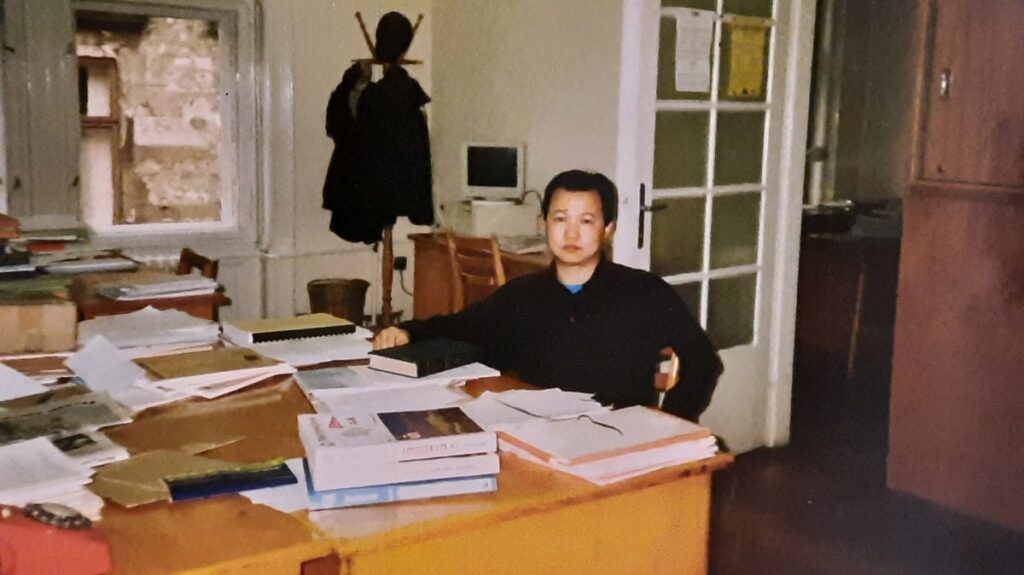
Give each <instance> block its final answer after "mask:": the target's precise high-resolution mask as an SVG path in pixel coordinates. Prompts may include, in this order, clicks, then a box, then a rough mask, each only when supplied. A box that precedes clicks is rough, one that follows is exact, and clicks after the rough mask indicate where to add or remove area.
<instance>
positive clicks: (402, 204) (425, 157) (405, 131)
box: [323, 64, 434, 243]
mask: <svg viewBox="0 0 1024 575" xmlns="http://www.w3.org/2000/svg"><path fill="white" fill-rule="evenodd" d="M361 76H362V73H361V70H360V68H359V64H354V65H353V66H352V67H351V68H349V69H348V70H347V71H346V72H345V74H344V76H342V80H341V83H339V84H338V86H337V88H335V90H334V92H333V93H332V94H331V99H330V101H329V103H328V105H327V135H328V136H329V137H330V138H331V139H332V140H334V153H333V154H332V155H331V163H330V165H329V166H328V168H327V178H326V180H325V181H324V189H323V207H324V209H327V210H330V211H331V231H333V232H334V233H335V234H337V235H338V236H339V237H341V238H342V239H344V240H348V241H350V242H364V243H374V242H377V241H380V239H381V235H382V232H383V230H384V228H386V227H387V226H390V225H393V224H394V223H395V221H396V219H397V218H398V217H399V216H407V217H408V218H409V221H411V222H412V223H414V224H417V225H431V224H433V223H434V207H433V200H432V198H431V172H430V139H429V135H428V133H427V119H426V116H425V114H424V111H423V109H422V108H423V105H424V104H426V103H427V102H429V101H430V97H429V96H427V94H426V92H424V91H423V88H422V87H420V84H419V82H417V81H416V80H415V79H414V78H411V77H410V76H409V73H408V72H406V71H405V70H404V69H402V68H401V67H400V66H397V65H393V66H390V67H389V68H388V69H387V71H386V72H385V73H384V76H383V77H382V78H381V79H380V81H378V82H371V83H369V84H367V85H366V87H365V88H364V89H363V90H362V92H359V90H358V85H359V83H360V79H361ZM353 109H354V110H355V114H353Z"/></svg>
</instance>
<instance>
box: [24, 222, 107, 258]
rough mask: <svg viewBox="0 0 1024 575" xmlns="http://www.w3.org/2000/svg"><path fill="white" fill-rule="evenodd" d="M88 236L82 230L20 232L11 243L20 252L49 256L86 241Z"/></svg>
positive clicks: (85, 231)
mask: <svg viewBox="0 0 1024 575" xmlns="http://www.w3.org/2000/svg"><path fill="white" fill-rule="evenodd" d="M88 237H89V234H88V232H87V230H85V229H82V228H69V229H60V230H32V231H25V230H22V231H21V233H20V234H19V235H18V237H17V239H16V240H13V241H12V242H11V245H12V246H17V249H18V250H20V251H24V252H28V253H30V254H49V253H56V252H62V251H64V250H65V249H67V247H68V244H73V243H79V242H83V241H85V240H87V239H88Z"/></svg>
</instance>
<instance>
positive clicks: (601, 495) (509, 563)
mask: <svg viewBox="0 0 1024 575" xmlns="http://www.w3.org/2000/svg"><path fill="white" fill-rule="evenodd" d="M515 386H517V384H516V382H514V381H513V380H510V379H508V378H489V379H486V380H480V381H478V382H474V383H473V384H471V385H470V386H469V388H468V389H469V391H470V392H471V393H474V394H476V393H480V392H481V391H483V390H484V389H495V390H497V389H506V388H509V387H515ZM309 411H310V407H309V405H308V403H307V402H306V400H305V398H304V397H303V396H302V393H301V391H300V390H299V389H298V386H297V385H295V384H294V383H292V382H291V380H287V381H285V382H283V383H279V384H274V385H268V386H263V387H261V388H260V389H256V390H251V391H248V392H243V393H239V394H234V395H231V396H227V397H225V398H221V399H218V400H215V401H211V402H188V403H181V404H177V405H172V406H168V407H165V408H159V409H156V410H151V411H150V412H146V413H144V414H143V415H142V416H141V417H139V418H138V420H136V421H135V422H134V423H132V424H130V425H127V426H124V427H122V428H117V429H113V430H110V431H109V432H108V434H109V435H110V437H111V438H112V439H114V440H115V441H117V442H119V443H122V444H123V445H125V446H126V447H128V448H129V449H130V450H132V452H140V451H145V450H150V449H157V448H166V447H174V446H177V445H180V444H181V443H189V442H191V443H195V442H203V441H213V440H216V439H218V438H220V439H223V438H224V437H227V436H231V435H236V434H237V435H243V436H244V438H243V439H242V440H241V441H238V442H235V443H231V444H229V445H225V446H223V447H220V448H218V449H215V450H212V451H210V452H208V453H206V455H209V456H210V457H218V458H223V459H228V460H232V461H239V462H256V461H263V460H266V459H269V458H272V457H276V456H283V457H297V456H301V455H302V453H303V451H302V447H301V444H300V442H299V439H298V432H297V424H296V417H295V416H296V414H298V413H308V412H309ZM731 460H732V456H730V455H721V456H717V457H715V458H712V459H708V460H705V461H702V462H697V463H692V464H687V465H681V466H677V467H673V468H670V469H664V470H661V471H658V472H655V473H651V474H648V475H645V476H643V477H638V478H635V479H633V480H629V481H625V482H622V483H617V484H613V485H609V486H605V487H598V486H595V485H591V484H589V483H587V482H585V481H583V480H580V479H577V478H575V477H571V476H568V475H564V474H560V473H557V472H554V471H550V470H548V469H545V468H543V467H540V466H537V465H533V464H531V463H527V462H524V461H521V460H519V459H517V458H516V457H514V456H509V455H505V454H502V456H501V466H502V467H501V474H500V475H499V478H498V483H499V488H498V491H497V492H496V493H491V494H481V495H467V496H459V497H448V498H441V499H429V500H423V501H412V502H404V503H394V504H387V505H376V506H368V507H359V508H350V509H333V510H324V511H315V512H309V513H307V512H297V513H294V514H291V515H288V514H283V513H278V512H276V511H273V510H271V509H269V508H266V507H263V506H259V505H251V504H249V503H248V502H247V501H246V500H245V499H243V498H242V497H240V496H224V497H217V498H213V499H209V500H205V501H195V502H182V503H174V504H155V505H148V506H144V507H141V508H137V509H134V510H127V509H122V508H120V507H118V506H117V505H116V504H113V503H111V504H108V505H107V507H106V508H105V509H104V518H103V520H102V521H101V522H100V523H99V529H100V530H102V531H103V532H104V533H105V534H106V535H107V536H108V537H109V539H110V541H111V545H112V548H113V555H114V564H115V570H116V573H132V574H135V573H179V572H188V573H195V574H198V573H208V574H213V573H217V574H227V573H297V572H299V571H300V569H301V572H302V573H306V574H311V573H318V574H319V573H328V572H332V573H341V574H346V575H356V574H358V575H372V574H384V573H426V572H430V573H473V574H476V573H487V574H510V575H511V574H521V573H542V572H543V573H551V572H558V573H602V574H614V573H623V574H625V573H629V574H634V573H704V572H706V570H707V541H708V521H709V508H710V500H711V499H710V494H711V491H710V488H711V475H710V472H711V471H713V470H715V469H718V468H721V467H723V466H725V465H727V464H728V463H729V462H730V461H731Z"/></svg>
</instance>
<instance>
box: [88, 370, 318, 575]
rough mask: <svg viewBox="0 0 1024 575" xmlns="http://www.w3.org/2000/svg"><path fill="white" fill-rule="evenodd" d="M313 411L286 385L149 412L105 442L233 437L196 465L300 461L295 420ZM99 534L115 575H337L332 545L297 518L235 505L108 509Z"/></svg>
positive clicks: (221, 500) (174, 443)
mask: <svg viewBox="0 0 1024 575" xmlns="http://www.w3.org/2000/svg"><path fill="white" fill-rule="evenodd" d="M311 411H312V410H311V409H310V406H309V403H308V402H307V401H306V400H305V398H304V397H303V396H302V393H301V391H300V390H299V389H298V386H297V385H295V384H294V383H293V382H292V381H291V380H290V379H289V380H286V381H285V382H282V383H277V384H272V385H265V386H262V387H260V388H259V389H253V390H248V391H245V392H242V393H237V394H232V395H229V396H226V397H223V398H220V399H217V400H214V401H189V402H185V403H178V404H174V405H170V406H167V407H163V408H156V409H152V410H148V411H146V412H143V413H142V414H141V415H140V416H139V417H138V418H137V419H136V420H135V421H134V422H133V423H131V424H129V425H125V426H122V427H118V428H114V429H110V430H105V432H106V433H107V435H108V436H110V438H111V439H113V440H114V441H116V442H118V443H120V444H122V445H124V446H125V447H127V448H128V449H129V450H130V451H131V452H132V453H141V452H144V451H148V450H152V449H168V448H170V449H176V448H179V447H180V446H181V445H183V444H187V443H209V442H214V443H217V442H220V441H223V440H224V439H225V438H229V437H241V439H240V440H239V441H237V442H234V443H231V444H228V445H225V446H223V447H219V448H217V449H214V450H212V451H209V452H205V453H203V455H205V456H209V457H214V458H222V459H226V460H231V461H238V462H244V463H255V462H259V461H266V460H268V459H271V458H274V457H300V456H302V455H303V450H302V445H301V444H300V443H299V438H298V427H297V424H296V415H297V414H299V413H309V412H311ZM97 527H98V528H99V529H100V531H102V532H103V533H104V534H106V536H107V537H108V539H109V540H110V544H111V549H112V552H113V560H114V572H115V573H118V574H120V573H125V574H133V575H134V574H138V573H194V574H198V573H209V574H213V573H217V574H229V573H238V574H242V573H245V574H249V573H299V572H300V570H301V572H302V573H328V572H332V570H333V572H336V568H335V569H332V567H334V566H336V561H335V560H334V559H333V557H332V552H333V549H332V546H331V544H330V542H329V541H327V540H325V539H323V538H322V537H320V536H319V535H318V534H317V532H316V530H315V529H313V528H311V527H310V526H309V524H307V523H306V522H305V521H304V520H303V518H302V517H301V514H300V515H289V514H284V513H280V512H278V511H275V510H273V509H271V508H269V507H265V506H262V505H252V504H251V503H249V501H248V500H247V499H245V498H244V497H241V496H237V495H233V496H223V497H215V498H211V499H208V500H203V501H185V502H178V503H157V504H150V505H144V506H141V507H137V508H134V509H125V508H122V507H120V506H119V505H117V504H116V503H111V502H108V503H107V505H106V506H105V507H104V509H103V519H102V520H101V521H100V522H99V523H98V524H97ZM303 565H304V566H303Z"/></svg>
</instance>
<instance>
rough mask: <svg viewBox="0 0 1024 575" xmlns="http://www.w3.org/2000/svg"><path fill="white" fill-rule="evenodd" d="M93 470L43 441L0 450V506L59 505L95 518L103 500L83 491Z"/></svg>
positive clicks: (4, 447)
mask: <svg viewBox="0 0 1024 575" xmlns="http://www.w3.org/2000/svg"><path fill="white" fill-rule="evenodd" d="M92 474H93V470H92V469H90V468H89V467H88V466H86V465H83V464H81V463H79V462H77V461H75V460H74V459H72V458H70V457H68V456H67V455H65V454H64V453H61V451H60V450H59V449H57V448H56V447H54V445H53V444H52V443H50V442H49V441H47V440H46V439H44V438H41V437H40V438H36V439H30V440H28V441H21V442H18V443H11V444H8V445H5V446H3V447H0V503H3V504H7V505H19V506H21V505H25V504H27V503H62V504H64V505H68V506H70V507H72V508H74V509H76V510H77V511H79V512H80V513H82V514H84V515H86V516H88V517H90V518H93V519H96V518H98V516H99V512H100V510H101V509H102V508H103V500H102V499H101V498H100V497H99V496H97V495H95V494H93V493H92V492H90V491H89V490H87V489H86V488H85V485H86V484H87V483H89V482H90V481H91V477H92Z"/></svg>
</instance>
